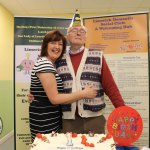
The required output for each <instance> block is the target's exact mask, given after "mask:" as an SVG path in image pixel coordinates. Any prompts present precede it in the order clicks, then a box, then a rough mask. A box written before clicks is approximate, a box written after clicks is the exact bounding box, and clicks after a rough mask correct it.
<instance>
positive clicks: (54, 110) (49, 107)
mask: <svg viewBox="0 0 150 150" xmlns="http://www.w3.org/2000/svg"><path fill="white" fill-rule="evenodd" d="M39 72H41V73H48V72H50V73H54V75H55V78H56V81H57V88H58V91H59V92H63V83H62V80H61V78H60V77H59V75H58V74H57V72H56V69H55V68H54V66H53V64H52V63H51V62H50V61H49V60H48V59H47V58H46V57H40V58H38V60H37V62H36V64H35V66H34V68H33V71H32V74H31V86H30V90H31V93H32V94H33V96H34V100H33V102H32V103H31V104H30V106H29V120H30V131H31V137H32V141H33V140H34V138H35V136H36V134H37V133H43V134H46V133H50V132H52V131H55V132H59V130H60V129H61V128H62V120H61V119H62V112H61V106H60V105H53V104H51V103H50V101H49V99H48V97H47V95H46V93H45V91H44V89H43V87H42V84H41V82H40V80H39V78H38V77H37V76H36V73H39Z"/></svg>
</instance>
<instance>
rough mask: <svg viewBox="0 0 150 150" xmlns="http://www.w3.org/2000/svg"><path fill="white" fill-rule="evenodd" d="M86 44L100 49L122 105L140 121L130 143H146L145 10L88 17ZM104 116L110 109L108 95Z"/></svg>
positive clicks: (146, 42)
mask: <svg viewBox="0 0 150 150" xmlns="http://www.w3.org/2000/svg"><path fill="white" fill-rule="evenodd" d="M83 22H84V25H85V26H86V27H87V29H88V30H87V43H86V46H87V47H89V48H92V49H99V50H102V51H103V53H104V56H105V58H106V60H107V63H108V65H109V67H110V70H111V72H112V74H113V77H114V79H115V81H116V84H117V85H118V88H119V90H120V92H121V95H122V97H123V99H124V100H125V103H126V105H128V106H130V107H133V108H134V109H136V110H137V111H138V112H139V113H140V115H141V116H142V120H143V127H144V129H143V132H142V135H141V137H140V138H139V140H138V141H136V142H135V143H134V144H135V145H137V146H139V147H141V146H148V145H149V74H148V72H149V68H148V13H136V14H127V15H113V16H104V17H91V18H84V19H83ZM105 100H106V102H107V107H106V111H105V116H106V118H107V117H108V115H109V114H110V113H111V112H112V110H113V109H114V107H113V106H112V104H111V102H110V100H109V98H108V97H105Z"/></svg>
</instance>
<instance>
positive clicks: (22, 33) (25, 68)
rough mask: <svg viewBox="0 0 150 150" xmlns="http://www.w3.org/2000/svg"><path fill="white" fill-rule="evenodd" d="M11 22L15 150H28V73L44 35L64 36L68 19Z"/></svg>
mask: <svg viewBox="0 0 150 150" xmlns="http://www.w3.org/2000/svg"><path fill="white" fill-rule="evenodd" d="M14 20H15V25H14V33H15V34H14V36H15V37H14V39H15V43H14V53H15V58H14V60H15V64H14V66H15V67H14V70H15V71H14V74H15V75H14V77H15V79H14V80H15V84H14V88H15V90H14V92H15V94H14V95H15V98H14V103H15V104H14V106H15V109H14V110H15V113H14V114H15V121H14V122H15V150H20V149H23V150H29V145H30V144H31V137H30V130H29V110H28V109H29V103H28V98H27V94H28V93H29V89H30V74H31V70H32V68H33V65H34V62H35V60H36V58H37V57H38V55H39V54H40V50H41V42H42V39H43V37H44V35H45V34H46V33H47V32H48V31H50V30H55V29H57V30H60V31H61V32H62V33H63V34H64V35H66V32H67V27H68V26H69V24H70V19H63V18H38V17H37V18H35V17H15V19H14Z"/></svg>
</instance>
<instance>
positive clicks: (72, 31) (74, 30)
mask: <svg viewBox="0 0 150 150" xmlns="http://www.w3.org/2000/svg"><path fill="white" fill-rule="evenodd" d="M69 33H73V34H77V33H80V34H81V35H85V34H86V31H84V30H83V29H80V30H78V29H72V30H70V31H69Z"/></svg>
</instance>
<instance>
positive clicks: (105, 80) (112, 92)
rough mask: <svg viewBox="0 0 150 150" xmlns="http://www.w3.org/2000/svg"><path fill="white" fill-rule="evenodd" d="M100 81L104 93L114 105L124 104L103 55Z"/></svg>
mask: <svg viewBox="0 0 150 150" xmlns="http://www.w3.org/2000/svg"><path fill="white" fill-rule="evenodd" d="M101 75H102V78H101V80H102V81H101V82H102V87H103V89H104V92H105V93H106V95H107V96H108V97H109V99H110V100H111V102H112V104H113V105H114V107H119V106H124V105H125V103H124V100H123V98H122V96H121V94H120V91H119V89H118V87H117V85H116V83H115V81H114V79H113V76H112V74H111V72H110V69H109V67H108V65H107V62H106V60H105V58H104V56H103V58H102V71H101Z"/></svg>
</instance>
